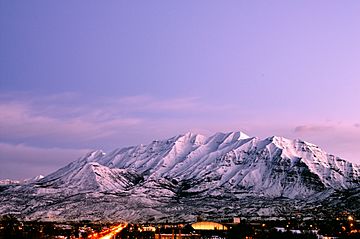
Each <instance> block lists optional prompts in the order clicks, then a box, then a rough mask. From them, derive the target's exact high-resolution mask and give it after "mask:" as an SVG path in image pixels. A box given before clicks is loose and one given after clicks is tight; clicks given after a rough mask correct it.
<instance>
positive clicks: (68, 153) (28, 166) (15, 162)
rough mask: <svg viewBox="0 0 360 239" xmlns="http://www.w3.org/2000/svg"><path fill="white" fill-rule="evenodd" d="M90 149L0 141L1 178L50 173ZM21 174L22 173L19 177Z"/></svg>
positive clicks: (28, 176) (26, 176)
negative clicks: (47, 146)
mask: <svg viewBox="0 0 360 239" xmlns="http://www.w3.org/2000/svg"><path fill="white" fill-rule="evenodd" d="M89 151H90V149H68V148H39V147H33V146H28V145H25V144H16V145H14V144H8V143H0V159H2V161H1V168H0V179H2V178H12V179H24V178H30V177H33V176H36V175H38V174H43V175H46V174H49V173H51V172H53V171H55V170H57V169H59V168H60V167H62V166H65V164H67V163H69V162H71V161H73V160H75V159H77V158H79V157H81V156H82V155H84V154H85V153H86V152H89ZM19 175H22V176H21V178H19Z"/></svg>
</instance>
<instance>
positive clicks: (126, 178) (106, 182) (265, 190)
mask: <svg viewBox="0 0 360 239" xmlns="http://www.w3.org/2000/svg"><path fill="white" fill-rule="evenodd" d="M359 186H360V168H359V166H358V165H354V164H352V163H350V162H347V161H345V160H343V159H340V158H338V157H335V156H333V155H329V154H327V153H326V152H324V151H323V150H321V149H320V148H319V147H317V146H316V145H313V144H310V143H307V142H304V141H301V140H289V139H286V138H282V137H276V136H273V137H269V138H266V139H259V138H255V137H249V136H247V135H246V134H244V133H242V132H230V133H217V134H215V135H213V136H210V137H205V136H202V135H198V134H192V133H186V134H184V135H179V136H175V137H172V138H170V139H167V140H161V141H158V140H156V141H153V142H151V143H150V144H148V145H138V146H133V147H127V148H122V149H117V150H114V151H112V152H110V153H108V154H105V153H104V152H102V151H94V152H91V153H89V154H87V155H85V156H84V157H82V158H80V159H78V160H77V161H74V162H73V163H70V164H69V165H67V166H65V167H63V168H61V169H59V170H58V171H56V172H54V173H52V174H50V175H48V176H46V177H45V178H43V179H40V180H38V181H35V182H34V183H30V184H27V185H24V186H20V187H16V188H11V189H8V190H5V191H4V192H2V193H1V194H0V200H1V201H0V202H1V203H2V206H0V213H2V214H4V213H9V212H21V214H23V215H24V216H26V217H28V218H41V219H46V218H47V219H50V220H67V219H69V218H72V219H79V218H90V219H105V218H108V219H113V218H121V219H123V220H150V219H154V220H158V221H159V220H160V221H161V220H165V219H166V218H167V217H169V216H170V215H172V216H173V217H174V218H177V219H178V220H189V219H191V218H194V217H195V216H196V215H198V214H202V215H206V216H207V217H212V215H218V216H221V215H222V214H223V215H228V216H230V215H233V216H235V215H268V216H279V215H283V214H287V213H289V212H293V211H299V210H303V211H304V212H308V213H309V214H312V213H313V212H312V211H311V210H312V209H313V208H312V205H313V206H314V207H315V206H316V207H318V205H319V204H320V205H321V204H322V202H325V201H326V200H330V201H328V203H327V205H333V206H334V210H342V209H343V208H340V207H338V205H339V204H341V205H347V204H346V203H344V200H345V201H346V200H347V198H345V197H343V198H342V199H341V200H335V199H336V197H332V195H335V194H336V193H340V194H341V193H342V192H344V193H346V192H350V193H353V195H355V196H353V198H358V196H356V195H358V191H357V190H358V189H359ZM357 204H359V205H360V202H358V201H356V202H355V205H357ZM324 207H325V205H324ZM336 207H338V208H337V209H335V208H336ZM70 209H71V210H70ZM140 215H141V216H140Z"/></svg>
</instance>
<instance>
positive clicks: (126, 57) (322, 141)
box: [0, 0, 360, 179]
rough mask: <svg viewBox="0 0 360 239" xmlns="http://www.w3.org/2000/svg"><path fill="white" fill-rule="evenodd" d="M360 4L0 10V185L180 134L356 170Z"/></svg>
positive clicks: (60, 5)
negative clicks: (331, 159) (301, 146)
mask: <svg viewBox="0 0 360 239" xmlns="http://www.w3.org/2000/svg"><path fill="white" fill-rule="evenodd" d="M359 22H360V1H357V0H353V1H350V0H349V1H325V0H324V1H321V0H319V1H209V0H206V1H167V0H163V1H105V2H104V1H37V0H32V1H17V0H12V1H7V0H0V110H1V114H0V165H1V167H0V178H13V179H20V178H26V177H32V176H35V175H38V174H44V175H46V174H48V173H50V172H52V171H54V170H56V169H58V168H59V167H61V166H63V165H65V164H67V163H68V162H70V161H73V160H75V159H76V158H77V157H79V156H81V155H82V154H84V153H85V152H87V151H88V150H90V149H98V148H100V149H104V150H105V151H108V150H111V149H114V148H118V147H123V146H128V145H133V144H140V143H148V142H149V141H151V140H153V139H162V138H167V137H172V136H174V135H177V134H180V133H184V132H187V131H193V132H196V133H203V134H206V135H209V134H212V133H214V132H217V131H223V132H224V131H235V130H242V131H244V132H246V133H247V134H249V135H251V136H258V137H267V136H271V135H280V136H285V137H288V138H301V139H304V140H307V141H310V142H312V143H315V144H318V145H319V146H320V147H321V148H323V149H324V150H326V151H327V152H329V153H333V154H336V155H338V156H340V157H342V158H345V159H347V160H349V161H352V162H356V163H360V109H359V105H360V93H359V92H360V44H359V42H360V28H359Z"/></svg>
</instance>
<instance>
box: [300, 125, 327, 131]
mask: <svg viewBox="0 0 360 239" xmlns="http://www.w3.org/2000/svg"><path fill="white" fill-rule="evenodd" d="M333 129H334V127H333V126H325V125H300V126H296V127H295V129H294V132H295V133H318V132H324V131H331V130H333Z"/></svg>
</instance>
